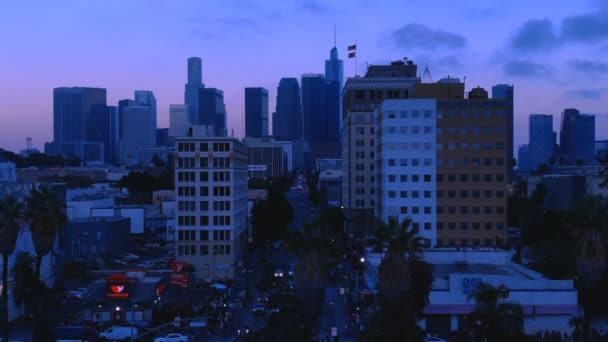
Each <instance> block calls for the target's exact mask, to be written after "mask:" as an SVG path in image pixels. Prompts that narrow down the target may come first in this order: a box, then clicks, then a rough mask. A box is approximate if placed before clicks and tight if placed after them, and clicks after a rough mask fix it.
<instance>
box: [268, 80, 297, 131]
mask: <svg viewBox="0 0 608 342" xmlns="http://www.w3.org/2000/svg"><path fill="white" fill-rule="evenodd" d="M276 106H277V107H276V111H275V113H274V115H273V117H272V135H273V136H274V137H275V138H277V139H282V140H294V139H298V138H301V137H302V136H303V119H302V105H301V102H300V85H299V83H298V79H296V78H281V80H280V81H279V86H278V88H277V105H276Z"/></svg>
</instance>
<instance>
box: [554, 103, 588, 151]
mask: <svg viewBox="0 0 608 342" xmlns="http://www.w3.org/2000/svg"><path fill="white" fill-rule="evenodd" d="M559 143H560V155H561V156H563V157H564V158H565V159H566V161H567V162H568V163H575V162H578V161H579V160H580V161H583V162H589V161H592V160H593V159H594V156H595V116H594V115H586V114H581V113H580V112H579V111H578V110H576V109H573V108H568V109H565V110H564V112H563V113H562V125H561V131H560V136H559Z"/></svg>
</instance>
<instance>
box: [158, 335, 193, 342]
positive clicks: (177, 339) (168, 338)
mask: <svg viewBox="0 0 608 342" xmlns="http://www.w3.org/2000/svg"><path fill="white" fill-rule="evenodd" d="M154 342H188V336H186V335H182V334H169V335H165V336H163V337H157V338H155V339H154Z"/></svg>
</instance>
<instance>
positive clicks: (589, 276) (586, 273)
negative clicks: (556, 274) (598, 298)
mask: <svg viewBox="0 0 608 342" xmlns="http://www.w3.org/2000/svg"><path fill="white" fill-rule="evenodd" d="M568 225H569V226H570V228H571V231H572V234H573V238H574V240H575V241H576V254H577V259H576V269H577V273H578V276H579V280H580V285H581V288H579V291H580V290H582V291H580V292H581V293H580V295H581V299H582V302H583V303H582V304H583V308H584V316H583V335H584V338H585V339H588V337H589V332H590V325H591V308H590V306H591V305H592V303H593V298H592V295H591V290H592V288H593V287H594V286H595V285H597V283H598V282H599V280H600V279H601V278H602V276H603V275H604V271H605V270H606V253H607V252H608V207H607V206H606V205H605V204H604V203H603V200H602V198H601V197H588V198H586V199H585V201H583V202H582V203H581V204H580V205H579V206H577V208H576V209H575V210H573V211H572V212H571V213H570V216H569V218H568Z"/></svg>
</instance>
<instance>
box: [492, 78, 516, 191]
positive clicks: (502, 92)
mask: <svg viewBox="0 0 608 342" xmlns="http://www.w3.org/2000/svg"><path fill="white" fill-rule="evenodd" d="M492 98H493V99H504V100H506V101H507V108H506V110H507V111H508V113H507V118H508V119H509V120H510V121H509V122H508V123H507V131H508V132H507V139H508V141H507V142H506V144H507V154H508V156H509V157H508V158H507V169H508V170H509V179H512V178H513V175H514V173H513V130H514V128H513V118H514V115H515V114H514V113H515V107H514V89H513V86H512V85H508V84H498V85H495V86H493V87H492Z"/></svg>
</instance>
